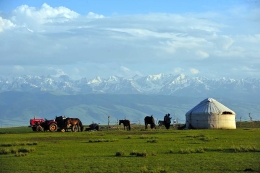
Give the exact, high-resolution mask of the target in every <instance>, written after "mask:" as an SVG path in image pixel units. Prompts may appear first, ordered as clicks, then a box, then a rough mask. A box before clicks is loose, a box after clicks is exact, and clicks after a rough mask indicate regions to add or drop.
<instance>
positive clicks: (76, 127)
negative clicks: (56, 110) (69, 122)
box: [71, 125, 79, 132]
mask: <svg viewBox="0 0 260 173" xmlns="http://www.w3.org/2000/svg"><path fill="white" fill-rule="evenodd" d="M71 130H72V131H73V132H78V131H79V126H78V125H74V126H72V128H71Z"/></svg>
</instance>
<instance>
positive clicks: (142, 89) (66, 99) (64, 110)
mask: <svg viewBox="0 0 260 173" xmlns="http://www.w3.org/2000/svg"><path fill="white" fill-rule="evenodd" d="M209 97H211V98H214V99H217V100H218V101H220V102H221V103H223V104H224V105H226V106H227V107H229V108H231V109H232V110H234V111H235V112H236V114H237V119H239V118H240V117H242V118H243V119H245V120H248V114H249V113H250V114H251V116H252V117H253V118H254V119H259V118H260V115H259V111H260V106H259V105H260V99H259V97H260V79H257V78H246V79H239V80H235V79H230V78H220V79H208V78H205V77H189V76H185V75H184V74H179V75H172V74H158V75H148V76H134V77H131V78H123V77H118V76H110V77H109V78H101V77H96V78H94V79H86V78H82V79H79V80H72V79H70V78H69V77H68V76H65V75H63V76H60V77H52V76H31V75H26V76H16V77H13V78H6V77H0V117H1V119H0V125H1V126H20V125H28V122H29V119H30V118H32V117H34V116H36V117H42V118H47V119H53V118H54V117H55V116H58V115H65V116H69V117H79V118H81V119H82V121H83V123H84V124H90V123H92V122H96V123H101V124H107V121H108V120H107V117H108V116H111V119H110V120H111V122H113V123H115V122H116V120H117V119H124V118H127V119H130V120H131V121H132V122H134V123H138V122H140V123H143V118H144V116H146V115H151V114H153V115H154V117H155V118H156V119H162V118H163V116H164V114H166V113H171V115H172V116H174V117H175V119H176V118H178V119H179V120H180V121H182V122H185V113H186V112H187V111H189V110H190V109H191V108H193V107H194V106H196V105H197V104H198V103H199V102H200V101H202V100H203V99H205V98H209Z"/></svg>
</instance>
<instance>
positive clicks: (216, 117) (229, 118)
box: [186, 98, 236, 129]
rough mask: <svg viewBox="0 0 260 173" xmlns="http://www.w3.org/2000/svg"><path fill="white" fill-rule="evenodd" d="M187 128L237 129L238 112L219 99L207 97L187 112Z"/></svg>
mask: <svg viewBox="0 0 260 173" xmlns="http://www.w3.org/2000/svg"><path fill="white" fill-rule="evenodd" d="M186 128H195V129H236V113H235V112H234V111H232V110H231V109H229V108H227V107H226V106H224V105H223V104H221V103H219V102H218V101H217V100H215V99H213V98H207V99H205V100H203V101H201V102H200V103H199V104H198V105H197V106H195V107H194V108H192V109H191V110H190V111H188V112H187V113H186Z"/></svg>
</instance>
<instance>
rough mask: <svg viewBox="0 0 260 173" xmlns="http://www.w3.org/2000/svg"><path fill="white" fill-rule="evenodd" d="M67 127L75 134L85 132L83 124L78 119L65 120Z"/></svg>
mask: <svg viewBox="0 0 260 173" xmlns="http://www.w3.org/2000/svg"><path fill="white" fill-rule="evenodd" d="M65 127H66V128H67V129H68V128H71V130H72V131H73V132H76V131H83V130H84V127H83V125H82V122H81V121H80V120H79V119H78V118H66V119H65Z"/></svg>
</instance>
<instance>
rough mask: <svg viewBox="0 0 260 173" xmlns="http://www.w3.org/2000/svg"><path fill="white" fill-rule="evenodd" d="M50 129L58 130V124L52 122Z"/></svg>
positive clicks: (52, 130)
mask: <svg viewBox="0 0 260 173" xmlns="http://www.w3.org/2000/svg"><path fill="white" fill-rule="evenodd" d="M49 130H50V131H51V132H56V131H57V124H55V123H51V124H50V125H49Z"/></svg>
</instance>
